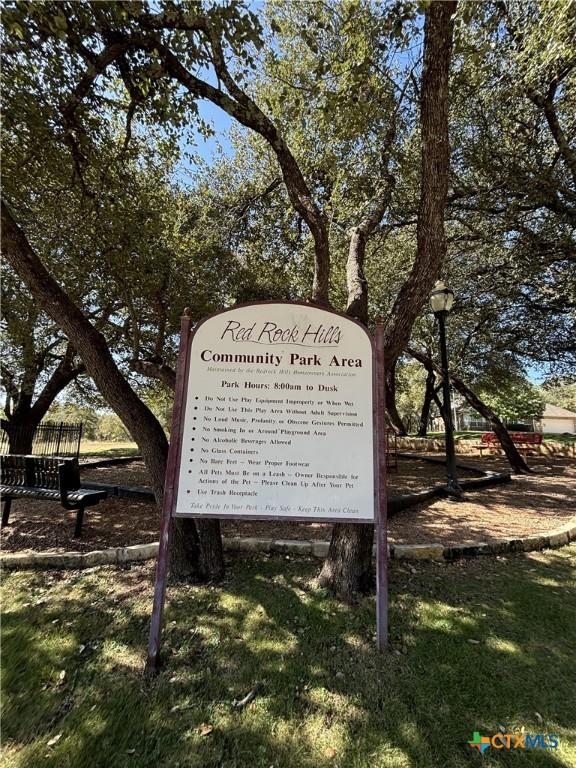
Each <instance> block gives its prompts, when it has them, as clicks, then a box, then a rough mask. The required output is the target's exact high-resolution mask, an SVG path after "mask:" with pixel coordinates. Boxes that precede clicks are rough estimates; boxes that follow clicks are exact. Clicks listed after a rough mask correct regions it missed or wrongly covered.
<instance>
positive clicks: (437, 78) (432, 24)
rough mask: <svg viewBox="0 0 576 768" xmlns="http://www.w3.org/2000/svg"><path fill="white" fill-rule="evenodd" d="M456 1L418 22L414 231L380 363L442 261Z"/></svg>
mask: <svg viewBox="0 0 576 768" xmlns="http://www.w3.org/2000/svg"><path fill="white" fill-rule="evenodd" d="M455 12H456V2H452V0H445V1H444V2H438V1H437V2H432V3H429V4H428V7H427V10H426V20H425V23H424V61H423V68H422V87H421V98H420V101H421V103H420V125H421V135H422V159H421V167H422V171H421V178H422V180H421V190H420V204H419V209H418V222H417V227H416V240H417V246H416V258H415V260H414V265H413V267H412V270H411V272H410V275H409V276H408V279H407V280H406V282H405V283H404V285H403V286H402V288H401V290H400V291H399V293H398V296H397V297H396V301H395V302H394V306H393V307H392V311H391V313H390V316H389V317H388V318H387V321H386V328H385V331H384V359H385V360H387V361H389V360H395V359H396V358H397V357H398V356H399V354H400V353H401V352H402V351H403V350H404V349H405V347H406V346H407V345H408V342H409V340H410V335H411V333H412V326H413V325H414V321H415V319H416V318H417V317H418V315H419V314H420V311H421V310H422V307H423V306H424V304H425V303H426V302H427V301H428V297H429V295H430V291H431V290H432V287H433V285H434V282H435V281H436V280H437V279H438V275H439V272H440V269H441V267H442V263H443V261H444V259H445V257H446V237H445V234H444V211H445V208H446V196H447V193H448V179H449V172H450V144H449V139H448V107H449V98H448V96H449V92H448V80H449V72H450V59H451V56H452V38H453V31H454V23H453V15H454V13H455Z"/></svg>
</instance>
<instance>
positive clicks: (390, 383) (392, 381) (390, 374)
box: [384, 360, 408, 437]
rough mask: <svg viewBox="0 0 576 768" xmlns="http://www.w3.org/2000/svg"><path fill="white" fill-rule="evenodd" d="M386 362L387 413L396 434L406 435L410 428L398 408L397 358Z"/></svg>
mask: <svg viewBox="0 0 576 768" xmlns="http://www.w3.org/2000/svg"><path fill="white" fill-rule="evenodd" d="M384 362H385V363H386V413H387V414H388V418H389V419H390V423H391V424H392V427H393V429H394V431H395V432H396V434H397V435H398V436H399V437H404V436H405V435H407V434H408V430H407V429H406V425H405V424H404V421H403V420H402V417H401V416H400V414H399V413H398V409H397V408H396V360H394V361H392V362H391V361H390V360H385V361H384Z"/></svg>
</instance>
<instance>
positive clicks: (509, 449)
mask: <svg viewBox="0 0 576 768" xmlns="http://www.w3.org/2000/svg"><path fill="white" fill-rule="evenodd" d="M450 380H451V382H452V385H453V386H454V388H455V389H457V390H458V392H460V394H461V395H463V396H464V397H465V398H466V402H467V403H468V404H469V405H471V406H472V408H474V410H475V411H478V413H480V414H481V415H482V416H484V418H485V419H486V420H487V421H489V422H490V424H491V425H492V429H493V430H494V432H495V434H496V436H497V437H498V440H500V445H501V446H502V450H503V451H504V453H505V454H506V458H507V459H508V461H509V463H510V466H511V468H512V470H513V471H514V472H517V473H518V474H528V473H531V472H532V470H531V469H530V467H529V466H528V464H526V462H525V461H524V458H523V457H522V455H521V454H520V453H519V451H518V449H517V448H516V446H515V445H514V442H513V441H512V438H511V437H510V435H509V433H508V430H507V429H506V427H505V426H504V424H503V423H502V422H501V421H500V419H499V418H498V416H497V415H496V414H495V413H494V411H493V410H492V408H490V407H489V406H487V405H486V403H484V402H483V401H482V400H480V398H479V397H478V395H475V394H474V392H472V390H471V389H470V387H468V386H467V385H466V384H465V383H464V382H463V381H462V379H460V378H458V377H457V376H454V375H451V376H450Z"/></svg>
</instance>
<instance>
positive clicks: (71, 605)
mask: <svg viewBox="0 0 576 768" xmlns="http://www.w3.org/2000/svg"><path fill="white" fill-rule="evenodd" d="M575 566H576V545H572V546H570V547H566V548H564V549H562V550H556V551H549V552H547V553H544V554H539V553H534V554H531V555H512V556H507V557H499V558H489V557H485V558H479V559H477V560H473V561H468V562H459V563H454V564H446V563H444V562H439V563H432V562H430V563H422V564H420V563H416V564H414V565H409V564H402V563H399V562H394V563H393V565H392V569H391V593H392V606H391V635H392V643H391V652H390V653H389V654H387V655H379V654H378V653H377V652H376V650H375V647H374V637H373V635H374V600H373V598H365V599H362V600H361V601H360V602H359V603H358V604H357V605H355V606H353V607H349V606H344V605H342V604H339V603H338V602H336V601H334V600H332V599H330V598H329V597H328V596H327V595H326V593H325V592H324V591H322V590H320V589H318V588H316V587H315V586H314V584H313V582H312V580H311V578H312V577H313V575H314V574H315V573H316V571H317V568H318V563H317V562H313V561H311V560H305V559H294V558H291V559H288V558H281V557H270V558H266V557H262V558H255V559H240V558H237V559H234V560H233V561H232V562H231V564H230V568H229V572H228V577H227V580H226V581H225V583H224V584H222V585H220V586H218V587H207V586H203V587H201V586H178V587H170V588H169V593H168V594H169V598H170V603H169V605H168V607H167V611H166V632H165V635H164V652H165V659H166V661H165V665H164V667H163V670H162V672H161V674H160V675H159V676H158V677H157V678H156V679H155V680H154V681H152V682H147V681H146V680H145V679H144V678H143V676H142V666H143V659H144V655H145V646H146V638H147V632H148V621H149V615H150V608H151V592H152V581H151V579H152V573H153V570H152V567H151V565H143V566H137V567H133V568H132V569H129V570H116V569H113V568H93V569H90V570H87V571H84V572H68V573H64V572H53V573H41V572H25V573H12V574H7V575H5V577H4V579H3V586H2V589H3V605H4V617H3V627H2V629H3V636H4V639H3V646H2V667H3V670H2V672H3V718H2V725H3V748H4V763H3V764H4V766H9V767H10V768H15V767H16V766H18V767H19V768H36V766H54V768H56V766H57V767H58V768H97V767H99V766H101V767H102V768H120V767H122V768H124V767H125V766H126V767H128V766H137V768H146V767H147V766H150V767H151V768H152V766H154V768H156V766H162V767H164V766H166V767H168V766H169V767H173V768H177V766H180V768H184V767H185V766H187V767H188V766H189V767H190V768H192V767H194V768H243V767H244V766H246V767H247V768H270V767H271V766H274V768H300V767H302V768H329V766H339V767H340V768H381V767H384V766H385V767H388V766H390V767H393V768H400V767H402V768H405V767H406V768H407V767H408V766H410V767H414V768H428V767H432V766H434V767H435V768H436V767H437V768H451V767H453V766H463V767H466V766H546V767H547V768H552V767H553V766H574V765H576V739H575V728H576V706H575V702H576V680H575V674H574V660H575V657H576V656H575V654H576V621H575V620H574V617H575V616H576V589H575V588H574V587H575V572H576V567H575ZM256 684H260V686H261V688H260V689H259V692H258V695H257V696H256V698H255V699H254V701H253V702H252V703H250V704H249V705H248V706H246V707H244V708H241V709H239V708H237V707H235V706H234V702H235V700H236V701H238V700H241V699H242V698H243V697H244V696H245V695H246V694H247V693H248V692H249V691H250V690H251V689H253V688H254V686H255V685H256ZM499 728H503V729H505V730H506V731H511V732H515V733H520V732H521V731H522V729H525V731H526V732H528V733H553V734H557V735H558V736H559V739H560V745H561V748H560V749H559V750H555V751H544V750H534V751H524V750H523V751H522V752H521V753H520V752H518V751H516V752H514V751H513V752H506V751H504V750H500V751H497V750H495V749H493V748H490V749H489V750H488V751H487V752H486V753H485V754H484V756H481V755H480V754H478V753H477V751H476V750H473V749H471V748H470V747H469V746H468V745H467V741H468V740H469V739H471V738H472V733H473V732H474V731H479V732H480V733H481V734H484V735H491V734H494V733H496V732H497V731H498V729H499Z"/></svg>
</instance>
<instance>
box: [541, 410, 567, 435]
mask: <svg viewBox="0 0 576 768" xmlns="http://www.w3.org/2000/svg"><path fill="white" fill-rule="evenodd" d="M536 428H537V429H538V431H539V432H548V433H549V434H553V435H562V434H565V433H566V432H568V433H569V434H571V435H574V434H576V413H575V412H574V411H569V410H568V409H567V408H560V407H559V406H557V405H550V403H546V406H545V407H544V413H543V414H542V418H541V419H540V421H537V422H536Z"/></svg>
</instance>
